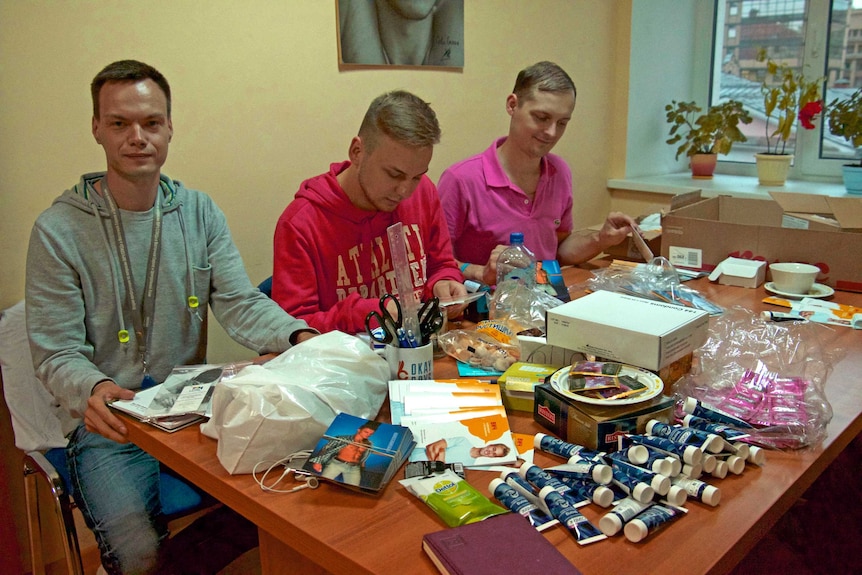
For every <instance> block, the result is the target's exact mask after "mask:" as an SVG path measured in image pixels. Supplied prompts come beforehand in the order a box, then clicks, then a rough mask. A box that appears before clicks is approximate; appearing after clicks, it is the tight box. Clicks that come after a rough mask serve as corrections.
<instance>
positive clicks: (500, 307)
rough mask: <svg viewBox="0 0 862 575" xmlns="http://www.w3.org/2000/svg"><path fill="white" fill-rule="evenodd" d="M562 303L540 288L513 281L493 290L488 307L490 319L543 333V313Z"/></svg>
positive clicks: (505, 282)
mask: <svg viewBox="0 0 862 575" xmlns="http://www.w3.org/2000/svg"><path fill="white" fill-rule="evenodd" d="M562 304H563V302H562V301H560V300H559V299H557V298H556V297H554V296H552V295H551V294H549V293H548V292H547V291H545V290H544V289H543V288H542V287H541V286H536V287H532V288H530V287H527V286H525V285H523V284H520V283H518V282H515V281H504V282H503V283H502V284H501V285H498V286H497V288H496V289H495V290H494V295H493V297H492V298H491V302H490V304H489V305H488V311H489V315H490V317H491V319H494V320H509V321H512V322H516V323H518V324H520V325H521V326H523V327H522V330H526V329H529V328H536V329H539V330H541V331H542V333H545V312H546V311H547V310H549V309H551V308H554V307H557V306H559V305H562Z"/></svg>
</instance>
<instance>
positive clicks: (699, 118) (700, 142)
mask: <svg viewBox="0 0 862 575" xmlns="http://www.w3.org/2000/svg"><path fill="white" fill-rule="evenodd" d="M664 109H665V112H666V113H667V114H666V116H667V122H668V123H669V124H670V125H671V127H670V131H669V134H668V136H669V138H668V140H667V143H668V144H671V145H675V144H679V145H678V146H677V149H676V159H677V160H678V159H679V157H680V156H682V155H683V154H684V155H686V156H688V159H689V164H690V166H691V177H692V178H696V179H709V178H712V175H713V173H714V172H715V166H716V163H717V162H718V154H727V153H729V152H730V149H731V147H733V143H734V142H744V141H746V138H745V136H744V135H743V134H742V131H740V129H739V123H740V122H742V123H743V124H749V123H751V115H750V114H749V113H748V111H747V110H746V109H745V108H744V107H743V105H742V103H741V102H738V101H736V100H728V101H727V102H724V103H722V104H718V105H716V106H711V107H710V108H709V109H708V110H707V111H706V113H704V114H700V115H698V114H699V113H700V111H701V108H700V107H699V106H698V105H697V104H695V103H694V102H677V101H676V100H674V101H672V102H671V103H670V104H668V105H667V106H665V108H664Z"/></svg>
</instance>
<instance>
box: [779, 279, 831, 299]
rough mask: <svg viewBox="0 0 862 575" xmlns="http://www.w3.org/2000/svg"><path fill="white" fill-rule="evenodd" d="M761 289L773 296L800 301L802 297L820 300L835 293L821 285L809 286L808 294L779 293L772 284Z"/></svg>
mask: <svg viewBox="0 0 862 575" xmlns="http://www.w3.org/2000/svg"><path fill="white" fill-rule="evenodd" d="M763 287H765V288H766V291H768V292H772V293H774V294H775V295H780V296H782V297H786V298H788V299H802V298H804V297H813V298H822V297H829V296H831V295H832V294H834V293H835V290H833V289H832V288H831V287H829V286H826V285H823V284H814V285H813V286H811V290H809V292H808V293H789V292H786V291H781V290H778V289H776V288H775V284H774V283H772V282H766V283H765V284H764V285H763Z"/></svg>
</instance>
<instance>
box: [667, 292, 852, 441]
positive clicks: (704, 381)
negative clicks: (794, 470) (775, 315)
mask: <svg viewBox="0 0 862 575" xmlns="http://www.w3.org/2000/svg"><path fill="white" fill-rule="evenodd" d="M833 334H834V331H833V329H832V328H829V327H826V326H824V325H821V324H816V323H810V322H805V323H789V322H786V323H775V322H771V321H767V320H764V319H763V318H761V317H760V316H759V315H756V314H754V313H752V312H751V311H750V310H747V309H743V308H740V307H735V308H731V309H729V310H727V312H726V313H725V314H724V315H723V316H722V317H719V318H715V319H714V320H713V321H712V323H711V325H710V330H709V337H708V339H707V341H706V343H705V344H704V345H703V346H702V347H701V348H699V349H698V350H697V351H696V352H695V359H696V361H695V367H694V368H693V369H692V372H691V373H690V374H689V375H686V376H684V377H682V378H681V379H680V380H678V381H677V382H676V384H675V386H674V391H675V393H676V395H677V398H678V399H679V400H680V401H679V402H678V405H679V404H680V403H681V401H682V399H684V398H685V397H694V398H696V399H699V400H700V401H702V402H703V403H706V404H708V405H711V406H714V407H716V408H718V409H720V410H722V411H724V412H727V413H729V414H731V415H734V416H736V417H739V418H740V419H743V420H745V421H747V422H748V423H750V424H751V425H753V426H754V428H755V429H754V430H751V429H746V430H745V431H746V432H748V433H749V434H750V435H751V439H749V440H747V441H749V442H752V443H757V444H759V445H763V446H766V447H771V448H775V449H798V448H802V447H805V446H808V445H814V444H816V443H818V442H820V441H821V440H822V439H823V438H824V437H825V436H826V425H827V424H828V423H829V421H830V420H831V419H832V406H831V405H830V404H829V401H828V400H827V398H826V393H825V386H826V379H827V377H828V376H829V374H830V373H831V371H832V368H833V366H834V365H835V363H837V362H838V361H840V360H841V358H843V357H844V354H845V350H843V349H841V348H836V347H834V346H832V345H830V344H829V340H830V339H831V336H832V335H833Z"/></svg>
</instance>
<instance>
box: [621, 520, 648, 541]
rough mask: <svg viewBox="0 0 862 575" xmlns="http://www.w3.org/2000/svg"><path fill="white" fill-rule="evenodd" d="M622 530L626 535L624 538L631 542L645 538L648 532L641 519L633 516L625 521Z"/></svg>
mask: <svg viewBox="0 0 862 575" xmlns="http://www.w3.org/2000/svg"><path fill="white" fill-rule="evenodd" d="M623 532H624V533H625V535H626V539H628V540H629V541H631V542H632V543H637V542H639V541H642V540H643V539H645V538H646V536H647V534H649V529H648V528H647V526H646V524H645V523H644V522H643V521H641V520H640V519H637V518H635V519H632V520H631V521H629V522H628V523H626V526H625V529H623Z"/></svg>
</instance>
